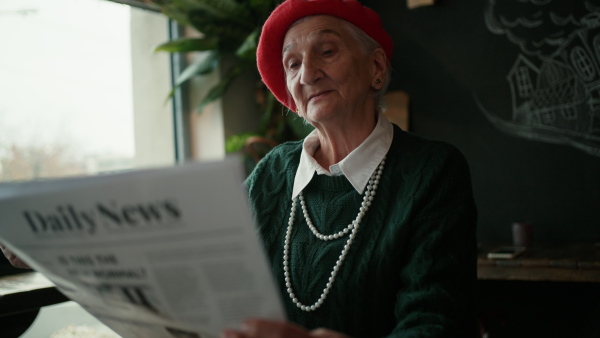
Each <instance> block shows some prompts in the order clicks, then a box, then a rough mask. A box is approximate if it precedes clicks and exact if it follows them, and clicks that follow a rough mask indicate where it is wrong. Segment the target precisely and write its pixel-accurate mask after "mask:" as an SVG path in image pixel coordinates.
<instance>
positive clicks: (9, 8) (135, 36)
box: [0, 0, 175, 181]
mask: <svg viewBox="0 0 600 338" xmlns="http://www.w3.org/2000/svg"><path fill="white" fill-rule="evenodd" d="M0 40H1V41H2V43H3V47H2V53H0V74H2V76H0V91H1V92H2V95H0V181H12V180H28V179H36V178H47V177H59V176H70V175H86V174H95V173H100V172H106V171H115V170H125V169H130V168H138V167H146V166H154V165H163V164H169V163H173V162H174V158H175V155H174V142H173V139H174V136H173V122H172V113H171V107H170V105H169V104H165V103H164V102H165V98H166V96H167V94H168V93H169V90H170V64H169V55H168V54H164V53H153V48H154V47H155V46H156V45H158V44H159V43H162V42H164V41H166V40H168V21H167V18H166V17H164V16H163V15H161V14H159V13H154V12H151V11H146V10H141V9H136V8H131V7H129V6H126V5H121V4H116V3H113V2H109V1H106V0H52V1H47V0H27V1H5V2H2V3H1V4H0Z"/></svg>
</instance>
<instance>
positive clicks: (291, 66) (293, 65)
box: [289, 62, 300, 69]
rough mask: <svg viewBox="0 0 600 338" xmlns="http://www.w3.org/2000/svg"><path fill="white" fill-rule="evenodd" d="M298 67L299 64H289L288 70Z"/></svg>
mask: <svg viewBox="0 0 600 338" xmlns="http://www.w3.org/2000/svg"><path fill="white" fill-rule="evenodd" d="M299 66H300V63H299V62H290V66H289V68H290V69H295V68H298V67H299Z"/></svg>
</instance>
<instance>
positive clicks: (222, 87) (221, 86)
mask: <svg viewBox="0 0 600 338" xmlns="http://www.w3.org/2000/svg"><path fill="white" fill-rule="evenodd" d="M244 68H246V65H245V64H243V63H238V64H236V65H235V66H233V67H231V68H230V69H229V71H228V72H227V74H226V75H225V76H224V77H223V78H222V79H221V81H219V83H218V84H217V85H216V86H214V87H212V88H211V89H210V90H209V92H208V94H206V96H205V97H204V99H202V102H200V105H199V106H198V108H197V111H198V112H201V111H202V110H203V109H204V107H206V105H207V104H209V103H211V102H213V101H214V100H216V99H218V98H220V97H221V96H223V94H225V92H226V91H227V88H229V85H230V84H231V82H232V81H233V79H235V78H236V77H238V76H239V75H240V74H241V73H242V72H243V71H244Z"/></svg>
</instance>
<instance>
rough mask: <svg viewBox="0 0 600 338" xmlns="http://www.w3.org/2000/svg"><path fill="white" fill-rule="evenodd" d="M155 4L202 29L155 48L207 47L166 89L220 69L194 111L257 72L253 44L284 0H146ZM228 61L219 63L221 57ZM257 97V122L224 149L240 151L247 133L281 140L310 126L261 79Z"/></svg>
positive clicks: (299, 134) (199, 49) (178, 50)
mask: <svg viewBox="0 0 600 338" xmlns="http://www.w3.org/2000/svg"><path fill="white" fill-rule="evenodd" d="M144 1H145V2H147V3H149V4H153V5H156V6H158V7H159V8H160V10H161V11H162V13H164V14H165V15H166V16H168V17H169V18H171V19H173V20H175V21H177V22H178V23H179V24H180V25H182V26H185V27H193V28H194V29H195V30H197V31H198V32H200V33H201V36H202V37H200V38H198V37H193V38H192V37H190V38H181V39H178V40H174V41H169V42H166V43H164V44H162V45H160V46H158V47H157V48H156V51H164V52H169V53H189V52H207V53H208V55H207V57H205V58H202V60H200V61H198V62H195V63H192V64H190V65H188V66H187V67H186V69H184V70H183V71H182V72H181V74H179V76H178V77H177V79H176V81H175V88H173V90H172V91H171V93H170V94H169V97H171V96H172V95H173V93H174V92H175V90H176V89H177V88H179V87H180V86H181V85H182V84H184V83H186V82H187V81H189V80H190V79H192V78H193V77H195V76H204V75H208V74H211V73H213V72H215V71H219V70H220V71H222V74H221V77H220V79H221V80H220V82H219V83H217V84H216V85H215V86H213V87H212V88H211V89H210V90H208V92H207V94H206V95H205V96H204V97H203V98H202V99H201V102H200V104H199V106H198V107H197V111H199V112H200V111H202V108H204V107H205V106H206V105H207V104H209V103H210V102H213V101H214V100H217V99H219V98H221V97H222V96H223V95H224V94H225V93H226V92H227V90H228V88H229V86H230V85H231V83H232V82H233V81H235V80H236V79H237V78H238V77H239V76H240V75H241V74H243V73H245V72H247V71H253V72H255V73H258V70H257V68H256V48H257V45H258V38H259V36H260V31H261V28H262V26H263V24H264V22H265V20H266V19H267V17H268V16H269V14H270V13H271V11H272V10H273V9H274V8H275V7H276V6H277V5H278V4H279V3H281V2H282V0H144ZM224 59H227V61H228V62H227V64H228V65H230V66H229V67H228V68H227V69H220V67H219V66H220V65H221V64H222V61H223V60H224ZM256 102H257V105H258V106H259V108H260V109H261V111H262V112H263V113H262V118H261V123H260V128H259V130H257V131H256V132H255V133H254V132H253V133H245V134H239V135H234V136H232V137H230V138H229V139H228V140H227V142H226V148H227V151H228V152H235V151H239V150H240V149H242V148H243V147H244V146H245V143H246V140H247V139H248V138H249V137H251V136H262V137H266V138H268V139H271V140H274V141H275V142H276V143H281V142H284V141H287V140H294V139H301V138H303V137H304V136H306V135H307V134H308V133H309V132H310V131H311V130H312V127H310V126H306V125H305V124H304V123H303V121H302V119H301V118H298V117H297V116H296V114H294V113H289V112H287V109H286V108H285V107H283V106H282V105H280V104H279V102H277V100H275V98H274V96H273V95H272V94H271V92H269V91H268V89H267V88H266V87H265V86H264V85H262V83H261V86H259V88H258V89H257V96H256Z"/></svg>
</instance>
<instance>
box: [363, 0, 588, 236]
mask: <svg viewBox="0 0 600 338" xmlns="http://www.w3.org/2000/svg"><path fill="white" fill-rule="evenodd" d="M495 2H498V3H500V4H501V5H502V6H503V7H502V8H494V10H495V11H496V12H493V15H492V16H490V17H489V18H492V19H495V21H490V22H493V23H495V24H498V25H500V26H502V27H500V28H503V29H504V31H499V30H496V33H497V34H494V33H492V31H491V30H490V25H486V21H485V13H486V10H489V9H490V7H489V6H492V5H493V4H494V3H495ZM579 2H580V3H581V4H585V5H589V6H588V7H583V5H582V6H579V5H577V6H575V4H577V3H579ZM362 3H363V4H364V5H366V6H368V7H370V8H372V9H374V10H375V11H376V12H378V13H379V14H380V16H381V18H382V20H383V23H384V26H385V28H386V29H387V30H388V32H389V33H390V35H392V38H393V40H394V43H395V52H394V53H395V55H394V57H393V59H392V67H393V73H392V74H393V75H392V84H391V86H390V89H391V90H399V89H401V90H404V91H406V92H408V94H409V95H410V97H411V105H410V113H411V131H413V132H415V133H417V134H419V135H422V136H425V137H428V138H431V139H437V140H443V141H447V142H449V143H452V144H454V145H455V146H457V147H458V148H459V149H460V150H461V151H462V152H463V153H464V154H465V156H466V157H467V160H468V162H469V164H470V167H471V173H472V178H473V189H474V194H475V198H476V201H477V205H478V208H479V213H480V216H479V229H478V237H479V241H481V242H485V243H510V241H511V228H510V224H511V223H512V222H513V221H531V222H534V224H535V242H536V243H556V242H565V241H582V242H594V241H599V240H600V109H599V110H598V111H594V109H595V108H594V107H595V106H594V105H595V103H594V102H596V101H594V100H596V99H597V98H598V99H600V91H598V93H596V92H595V91H594V90H592V89H593V88H592V87H593V86H594V85H596V84H594V83H595V82H594V81H596V80H597V81H598V83H600V57H598V55H592V56H594V57H595V58H594V62H595V65H597V70H598V72H597V73H598V75H597V79H596V78H594V79H591V80H590V79H587V80H588V82H587V83H585V82H584V81H582V79H581V77H578V76H579V75H578V73H576V70H574V69H573V67H570V66H569V65H568V58H567V59H565V55H566V56H568V55H569V54H568V52H569V51H570V50H572V49H573V48H574V47H573V46H571V45H573V43H575V44H577V43H579V44H580V45H582V46H584V47H586V46H588V45H589V44H591V42H590V43H588V42H585V41H584V42H581V41H579V42H577V40H574V41H575V42H573V43H571V45H569V46H567V45H566V44H567V42H568V41H567V40H568V37H571V40H573V39H572V36H573V34H572V33H573V32H574V30H576V29H580V30H581V27H582V24H581V23H582V22H583V19H582V16H583V15H584V14H588V13H590V11H593V10H594V9H595V7H594V6H595V5H593V3H594V1H575V2H573V1H572V0H554V1H553V2H551V3H550V5H551V6H550V5H547V6H546V7H543V6H542V7H535V6H534V5H533V4H532V3H530V2H529V3H528V2H523V1H517V0H502V1H492V0H489V1H488V0H439V1H438V3H437V4H436V5H435V6H428V7H420V8H417V9H413V10H408V9H407V8H406V1H381V0H371V1H368V0H363V1H362ZM496 6H500V5H496ZM590 6H591V7H590ZM576 7H577V8H576ZM536 12H538V13H536ZM557 13H558V14H557ZM568 15H571V17H572V20H571V22H569V23H566V21H565V22H564V23H563V22H562V21H561V18H563V17H564V18H567V19H568ZM520 19H523V20H521V21H519V20H520ZM592 19H593V18H592ZM592 19H590V20H588V21H589V22H591V21H593V20H592ZM554 21H556V22H558V23H559V24H560V25H558V24H557V23H556V22H554ZM515 22H516V23H517V26H516V27H512V28H511V27H509V26H510V25H511V24H513V23H515ZM519 22H521V25H519V24H518V23H519ZM599 22H600V21H599ZM528 25H529V26H531V27H527V26H528ZM558 26H560V27H558ZM495 28H498V27H495ZM593 32H594V31H593V30H589V29H588V30H586V31H585V33H586V34H588V33H593ZM561 34H562V35H561ZM569 34H570V35H569ZM588 35H589V34H588ZM544 36H550V37H552V38H553V39H554V40H547V41H546V40H543V39H542V37H544ZM561 39H562V40H561ZM540 41H542V42H543V41H546V42H548V43H546V44H543V43H542V44H537V43H536V42H540ZM557 41H558V42H557ZM553 43H554V45H552V44H553ZM561 48H562V51H561V50H559V49H561ZM586 48H587V47H586ZM586 50H587V49H586ZM592 54H593V53H592ZM561 55H562V58H561ZM519 57H521V61H519ZM523 60H525V61H523ZM519 62H520V63H519ZM513 67H516V68H513ZM519 67H521V68H523V67H525V68H524V69H525V71H529V72H531V74H530V76H531V85H532V87H531V88H530V91H529V93H528V95H529V97H528V98H526V99H523V100H521V101H519V100H516V99H515V97H514V96H513V92H511V82H509V80H510V76H509V75H510V72H511V70H512V69H519ZM552 67H554V68H552ZM569 67H570V68H569ZM552 81H554V82H552ZM561 81H562V82H561ZM592 82H594V83H592ZM513 86H514V82H513ZM513 88H514V87H513ZM599 102H600V101H599ZM559 106H560V107H567V108H569V107H570V108H569V109H579V110H575V113H573V112H571V113H572V114H578V115H577V118H578V120H572V119H571V120H569V121H566V122H565V121H562V120H560V118H561V115H560V114H558V115H557V116H558V118H556V117H555V118H554V120H551V121H541V120H539V119H540V118H541V117H540V115H539V113H540V111H543V109H548V108H552V107H554V108H556V107H559ZM515 107H517V108H518V109H519V110H518V111H517V108H515ZM590 107H591V108H590ZM546 111H547V110H546ZM519 114H520V115H519ZM536 114H538V115H536ZM594 114H595V115H594ZM515 116H520V117H519V118H518V119H517V118H516V117H515ZM573 116H575V115H573ZM536 118H537V119H538V120H535V119H536ZM542 118H543V116H542ZM582 119H585V120H582ZM596 120H597V123H596V126H595V127H594V126H590V123H591V122H595V121H596ZM536 121H537V122H536ZM590 121H591V122H590ZM568 123H571V124H570V125H569V124H568ZM573 123H579V124H573ZM594 128H597V129H594Z"/></svg>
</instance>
